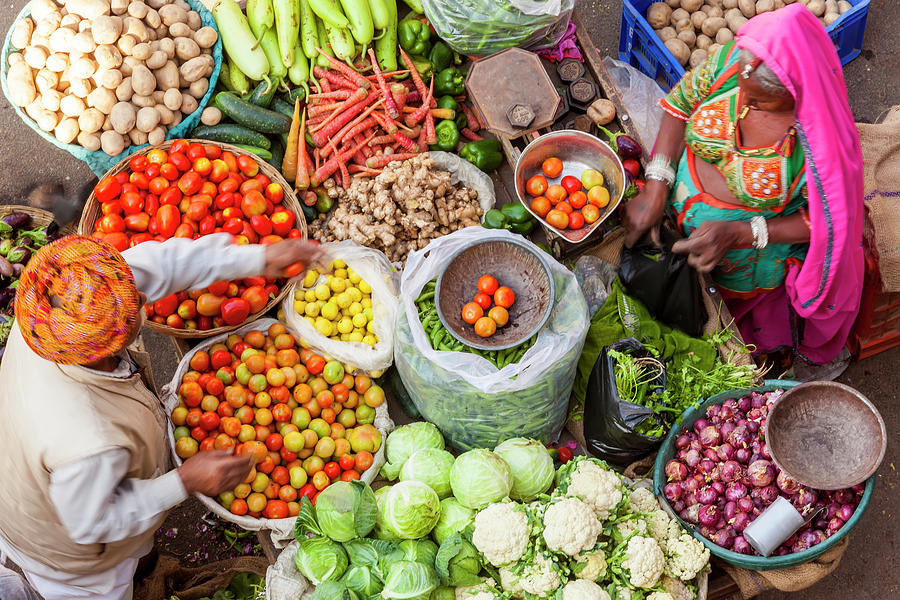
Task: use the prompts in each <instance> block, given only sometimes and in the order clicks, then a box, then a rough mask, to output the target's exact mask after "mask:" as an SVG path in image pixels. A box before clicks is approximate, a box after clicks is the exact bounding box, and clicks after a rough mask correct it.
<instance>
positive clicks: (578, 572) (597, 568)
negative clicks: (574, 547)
mask: <svg viewBox="0 0 900 600" xmlns="http://www.w3.org/2000/svg"><path fill="white" fill-rule="evenodd" d="M571 566H572V573H573V574H574V575H575V577H577V578H578V579H589V580H591V581H599V580H600V579H602V578H603V576H604V575H606V555H604V554H603V550H595V551H594V552H582V553H581V554H579V555H578V556H577V557H576V558H575V560H574V561H573V563H572V565H571Z"/></svg>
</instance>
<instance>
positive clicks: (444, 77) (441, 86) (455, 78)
mask: <svg viewBox="0 0 900 600" xmlns="http://www.w3.org/2000/svg"><path fill="white" fill-rule="evenodd" d="M465 91H466V78H465V77H464V76H463V74H462V73H460V71H459V69H457V68H455V67H447V68H446V69H443V70H441V71H439V72H438V74H437V75H435V76H434V95H435V96H459V95H460V94H462V93H463V92H465Z"/></svg>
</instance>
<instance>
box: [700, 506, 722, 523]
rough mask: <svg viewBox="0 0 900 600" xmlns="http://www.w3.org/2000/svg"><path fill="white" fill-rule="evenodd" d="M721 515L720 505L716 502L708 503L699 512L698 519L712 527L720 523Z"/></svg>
mask: <svg viewBox="0 0 900 600" xmlns="http://www.w3.org/2000/svg"><path fill="white" fill-rule="evenodd" d="M721 516H722V515H721V514H720V512H719V507H718V506H716V505H715V504H707V505H706V506H704V507H702V508H701V509H700V511H699V512H698V513H697V519H698V520H699V521H700V524H701V525H706V526H707V527H712V526H714V525H715V524H716V523H718V522H719V518H720V517H721Z"/></svg>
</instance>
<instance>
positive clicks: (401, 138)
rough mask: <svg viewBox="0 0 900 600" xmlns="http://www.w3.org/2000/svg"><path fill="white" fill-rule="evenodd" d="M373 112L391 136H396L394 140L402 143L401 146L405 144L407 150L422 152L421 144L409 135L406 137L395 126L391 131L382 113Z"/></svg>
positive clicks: (404, 147)
mask: <svg viewBox="0 0 900 600" xmlns="http://www.w3.org/2000/svg"><path fill="white" fill-rule="evenodd" d="M372 114H373V116H374V117H375V118H376V119H377V120H378V122H379V123H380V124H381V127H382V128H383V129H384V130H385V131H387V132H388V133H389V134H391V137H392V138H394V141H395V142H397V143H398V144H400V145H401V146H403V149H404V150H406V151H407V152H421V148H422V146H420V145H419V144H416V143H415V142H414V141H412V140H411V139H409V138H408V137H406V136H405V135H403V134H402V133H400V132H399V131H397V128H396V127H394V128H393V129H394V131H391V130H390V129H389V126H388V124H387V121H386V120H384V121H383V120H382V117H381V115H379V114H378V113H372Z"/></svg>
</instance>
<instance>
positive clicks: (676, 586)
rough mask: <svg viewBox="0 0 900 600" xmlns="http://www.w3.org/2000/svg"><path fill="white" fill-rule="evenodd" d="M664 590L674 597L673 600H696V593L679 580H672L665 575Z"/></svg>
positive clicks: (663, 580) (663, 579)
mask: <svg viewBox="0 0 900 600" xmlns="http://www.w3.org/2000/svg"><path fill="white" fill-rule="evenodd" d="M660 583H662V586H663V589H664V590H666V591H667V592H668V593H669V595H670V596H671V597H672V600H694V592H692V591H691V589H690V588H689V587H688V586H686V585H684V584H683V583H682V582H681V581H679V580H677V579H672V578H671V577H669V576H668V575H663V577H662V581H661V582H660Z"/></svg>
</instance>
